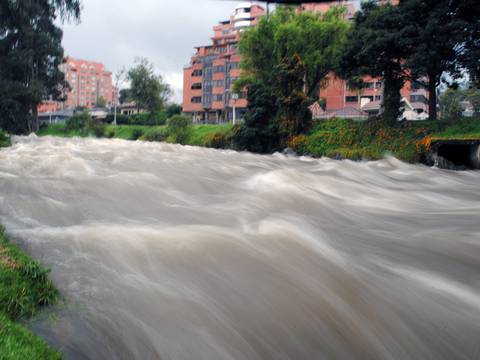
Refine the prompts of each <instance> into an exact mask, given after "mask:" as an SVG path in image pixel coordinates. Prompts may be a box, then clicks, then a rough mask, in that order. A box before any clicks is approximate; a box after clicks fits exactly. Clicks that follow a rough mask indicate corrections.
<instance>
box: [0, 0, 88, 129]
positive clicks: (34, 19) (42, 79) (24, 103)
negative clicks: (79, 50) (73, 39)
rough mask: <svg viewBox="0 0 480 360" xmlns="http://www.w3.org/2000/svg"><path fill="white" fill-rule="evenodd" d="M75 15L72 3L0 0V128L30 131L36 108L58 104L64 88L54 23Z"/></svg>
mask: <svg viewBox="0 0 480 360" xmlns="http://www.w3.org/2000/svg"><path fill="white" fill-rule="evenodd" d="M79 15H80V3H79V1H77V0H22V1H12V0H0V112H1V113H2V117H1V118H0V127H3V128H5V129H6V130H8V131H10V132H14V133H22V132H27V131H32V130H35V129H36V128H37V123H36V117H37V108H38V105H39V104H40V102H41V101H43V100H45V99H48V98H51V99H60V98H61V95H62V93H63V91H64V89H66V88H67V86H68V85H67V84H66V82H65V80H64V74H63V73H62V72H61V70H60V68H59V66H60V65H61V64H62V62H63V56H64V54H63V48H62V46H61V40H62V31H61V29H60V28H59V27H58V26H57V25H56V24H55V21H56V20H57V19H59V18H63V19H66V18H75V19H78V17H79Z"/></svg>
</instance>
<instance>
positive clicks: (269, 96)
mask: <svg viewBox="0 0 480 360" xmlns="http://www.w3.org/2000/svg"><path fill="white" fill-rule="evenodd" d="M247 100H248V105H247V112H246V114H245V117H244V122H243V124H242V125H241V126H239V127H238V128H237V129H236V130H235V133H234V136H233V139H232V140H233V145H234V148H235V149H237V150H249V151H253V152H259V153H272V152H274V151H277V150H279V149H280V143H279V134H278V125H277V122H276V121H274V120H273V119H275V118H276V114H277V103H276V101H277V98H276V96H275V94H274V92H273V89H272V87H271V86H269V85H266V84H265V83H264V82H262V81H259V80H257V81H255V82H252V83H250V85H249V87H248V93H247Z"/></svg>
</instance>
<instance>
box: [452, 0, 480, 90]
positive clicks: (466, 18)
mask: <svg viewBox="0 0 480 360" xmlns="http://www.w3.org/2000/svg"><path fill="white" fill-rule="evenodd" d="M454 4H455V5H456V7H457V9H456V12H455V15H456V17H457V18H459V19H460V20H461V21H463V22H464V25H465V26H464V28H463V30H464V36H463V38H462V43H461V44H460V47H461V53H460V59H459V60H460V64H461V66H463V67H464V68H465V69H467V70H468V73H469V75H470V84H471V86H472V87H476V88H478V89H480V61H479V59H480V1H477V0H455V1H454Z"/></svg>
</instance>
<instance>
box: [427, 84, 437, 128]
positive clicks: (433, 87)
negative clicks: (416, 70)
mask: <svg viewBox="0 0 480 360" xmlns="http://www.w3.org/2000/svg"><path fill="white" fill-rule="evenodd" d="M428 93H429V94H428V115H429V117H430V120H437V76H436V75H430V76H429V77H428Z"/></svg>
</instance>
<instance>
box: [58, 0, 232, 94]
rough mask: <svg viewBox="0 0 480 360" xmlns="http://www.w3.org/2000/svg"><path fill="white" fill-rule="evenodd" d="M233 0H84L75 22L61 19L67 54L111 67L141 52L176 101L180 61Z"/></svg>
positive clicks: (225, 14)
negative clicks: (164, 82)
mask: <svg viewBox="0 0 480 360" xmlns="http://www.w3.org/2000/svg"><path fill="white" fill-rule="evenodd" d="M235 4H236V3H235V2H231V1H221V0H175V1H169V0H136V1H127V0H83V12H82V19H81V22H80V24H65V25H64V26H63V28H64V39H63V45H64V47H65V52H66V54H67V55H70V56H73V57H78V58H83V59H87V60H92V61H99V62H102V63H103V64H104V65H105V66H106V68H107V69H108V70H110V71H113V72H116V71H117V70H118V69H121V68H122V67H124V66H125V67H128V66H130V65H131V64H132V63H133V62H134V59H135V58H136V57H145V58H147V59H149V60H150V61H152V62H153V63H154V64H155V67H156V69H157V71H158V72H160V73H161V74H162V75H163V76H164V78H165V79H166V80H167V81H168V82H169V83H170V84H171V86H172V87H173V88H174V90H175V95H174V97H173V100H175V101H177V102H180V101H181V89H182V78H183V72H182V69H183V66H184V65H185V64H187V63H188V61H189V59H190V56H191V55H192V54H193V52H194V49H193V48H194V47H195V46H198V45H203V44H208V43H209V42H210V37H211V36H212V26H213V25H215V24H216V23H217V22H218V21H220V20H224V19H227V18H228V17H229V15H230V13H231V12H232V11H233V8H234V7H235Z"/></svg>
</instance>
